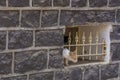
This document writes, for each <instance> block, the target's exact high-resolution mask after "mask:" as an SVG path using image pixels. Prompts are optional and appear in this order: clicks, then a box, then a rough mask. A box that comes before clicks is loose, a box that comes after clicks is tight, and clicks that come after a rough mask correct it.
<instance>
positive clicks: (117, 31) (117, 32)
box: [110, 25, 120, 40]
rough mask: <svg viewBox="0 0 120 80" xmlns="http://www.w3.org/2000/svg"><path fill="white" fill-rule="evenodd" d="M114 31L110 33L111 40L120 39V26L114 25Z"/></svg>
mask: <svg viewBox="0 0 120 80" xmlns="http://www.w3.org/2000/svg"><path fill="white" fill-rule="evenodd" d="M112 29H113V31H112V32H111V34H110V37H111V40H120V26H119V25H113V27H112Z"/></svg>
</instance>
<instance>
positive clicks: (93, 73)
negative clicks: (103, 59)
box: [84, 65, 99, 80]
mask: <svg viewBox="0 0 120 80" xmlns="http://www.w3.org/2000/svg"><path fill="white" fill-rule="evenodd" d="M84 79H85V80H99V67H98V66H97V65H94V66H87V67H86V69H85V73H84Z"/></svg>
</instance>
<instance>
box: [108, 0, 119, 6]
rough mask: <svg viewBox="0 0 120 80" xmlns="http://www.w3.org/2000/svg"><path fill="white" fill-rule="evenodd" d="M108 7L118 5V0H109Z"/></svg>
mask: <svg viewBox="0 0 120 80" xmlns="http://www.w3.org/2000/svg"><path fill="white" fill-rule="evenodd" d="M109 6H110V7H117V6H120V0H109Z"/></svg>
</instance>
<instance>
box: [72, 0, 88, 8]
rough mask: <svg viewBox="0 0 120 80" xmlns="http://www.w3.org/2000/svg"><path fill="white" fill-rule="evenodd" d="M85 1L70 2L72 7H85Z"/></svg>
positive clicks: (73, 0)
mask: <svg viewBox="0 0 120 80" xmlns="http://www.w3.org/2000/svg"><path fill="white" fill-rule="evenodd" d="M86 6H87V0H72V7H86Z"/></svg>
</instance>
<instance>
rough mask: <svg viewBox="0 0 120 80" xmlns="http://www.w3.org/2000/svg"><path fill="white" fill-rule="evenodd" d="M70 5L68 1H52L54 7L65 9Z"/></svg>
mask: <svg viewBox="0 0 120 80" xmlns="http://www.w3.org/2000/svg"><path fill="white" fill-rule="evenodd" d="M69 4H70V0H53V5H54V6H57V7H58V6H60V7H67V6H69Z"/></svg>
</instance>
